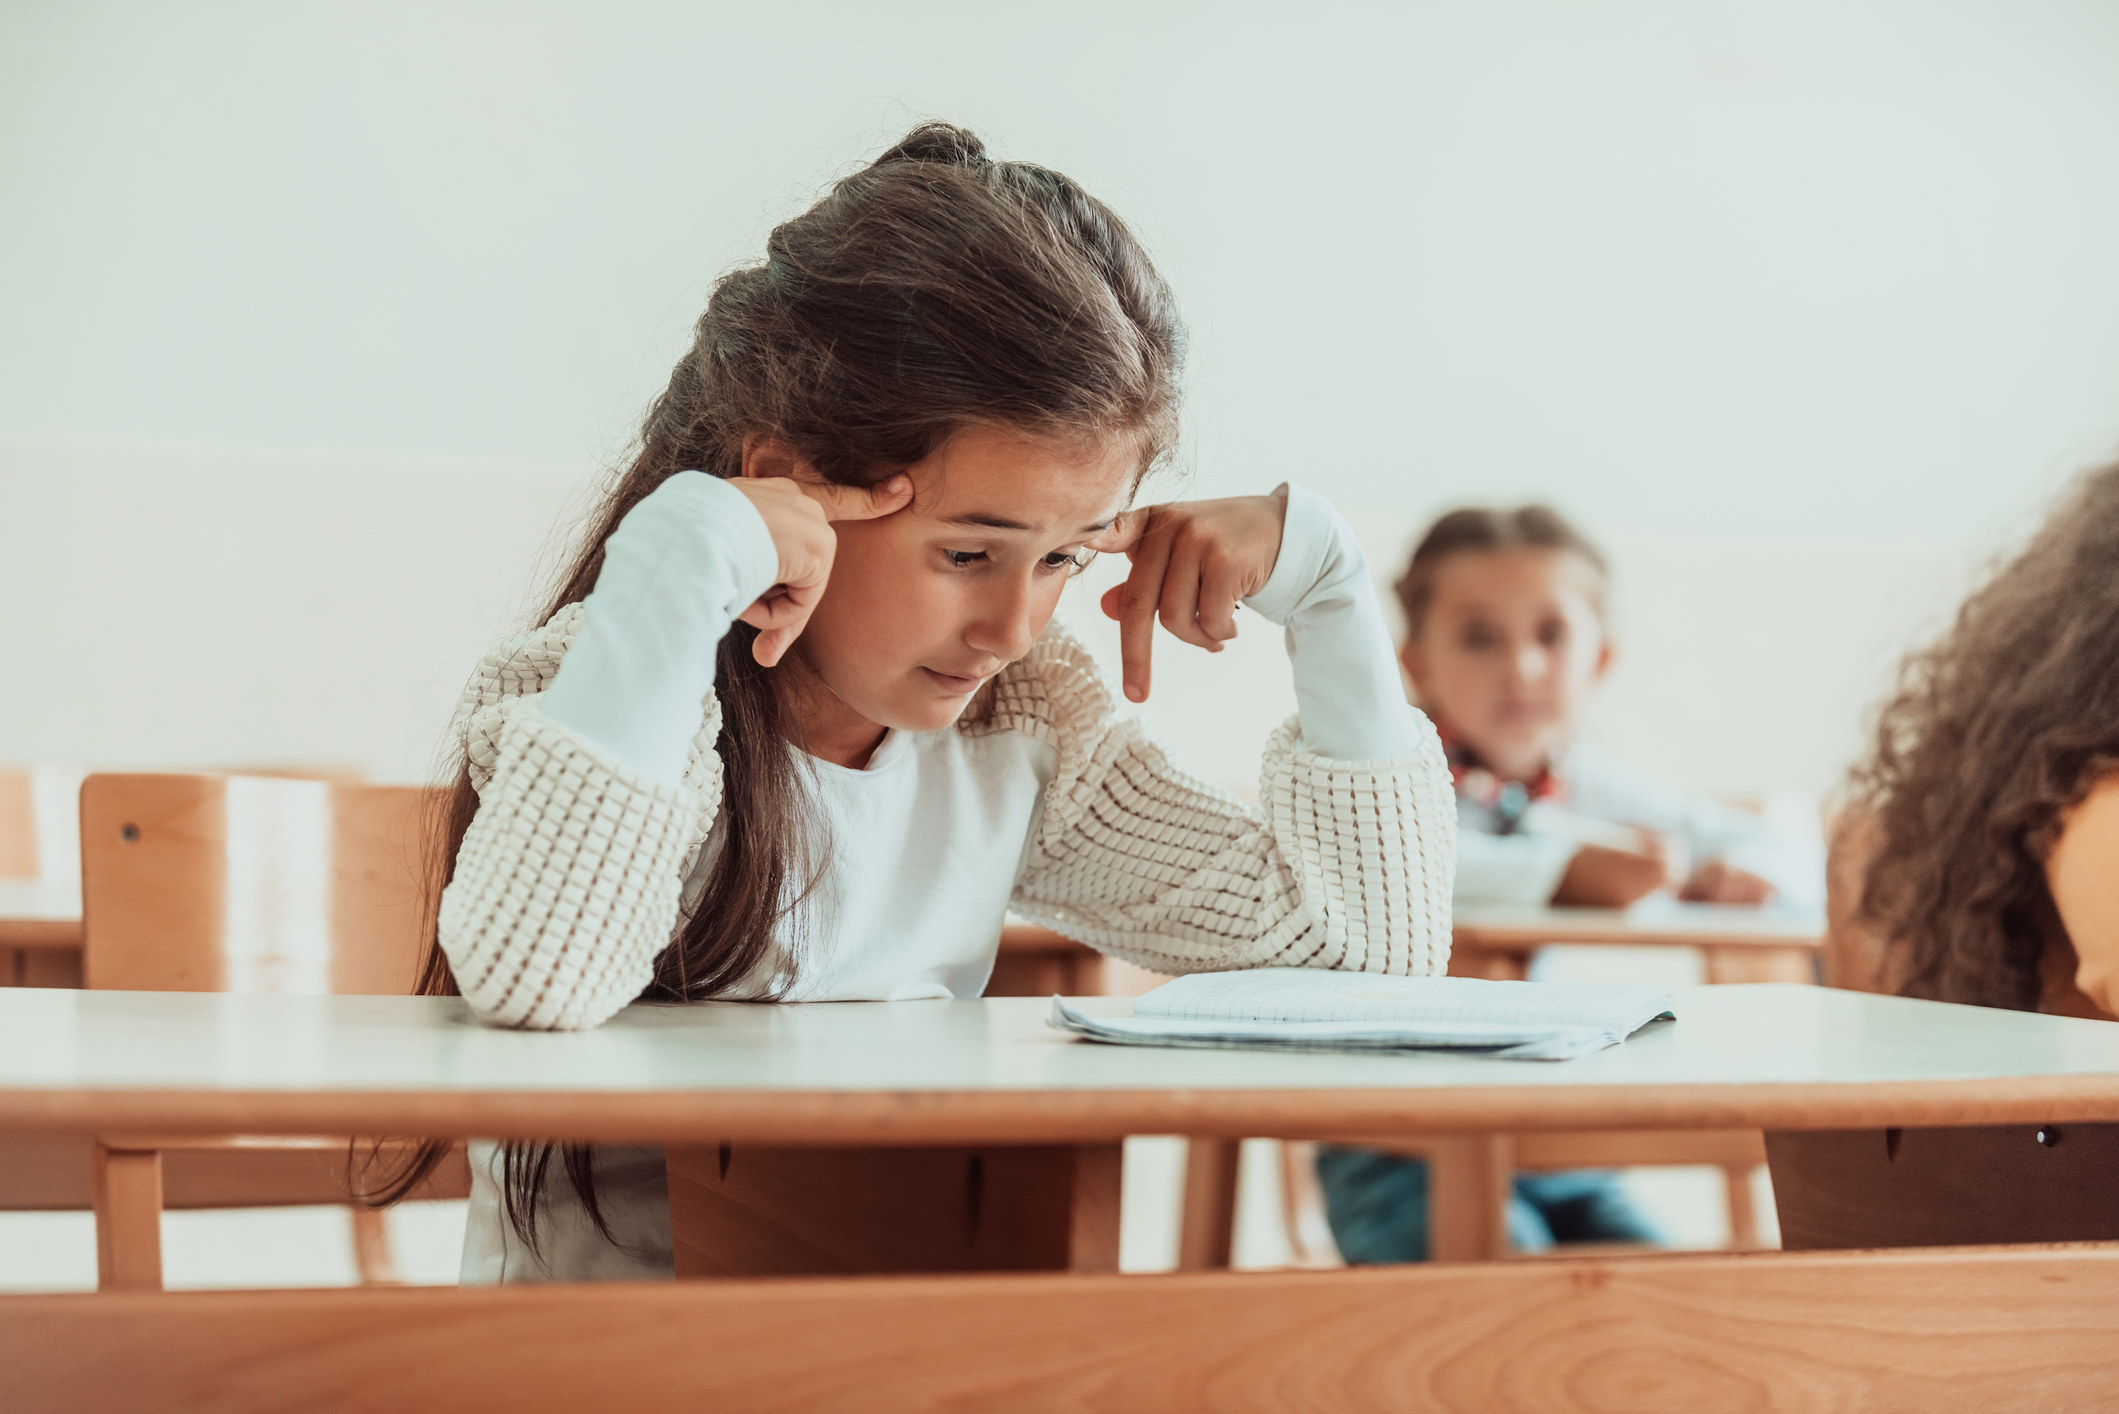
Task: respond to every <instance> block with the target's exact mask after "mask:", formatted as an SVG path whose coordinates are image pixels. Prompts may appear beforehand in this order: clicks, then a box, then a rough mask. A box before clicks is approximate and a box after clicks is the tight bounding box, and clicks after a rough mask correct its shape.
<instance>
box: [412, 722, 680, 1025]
mask: <svg viewBox="0 0 2119 1414" xmlns="http://www.w3.org/2000/svg"><path fill="white" fill-rule="evenodd" d="M496 755H497V762H496V765H495V768H494V770H493V774H492V778H491V780H490V781H488V782H487V784H486V786H485V788H484V790H483V791H482V792H481V797H482V798H481V800H480V804H479V809H478V814H477V816H476V818H475V819H473V821H472V822H471V828H470V830H469V831H468V832H467V833H466V834H465V836H464V841H463V845H462V847H461V848H460V849H459V850H458V851H457V856H456V875H455V878H454V879H453V880H452V881H451V882H450V884H449V887H448V889H447V890H446V891H445V892H444V893H443V895H442V903H441V916H440V920H439V921H440V938H441V945H442V948H443V950H444V951H445V952H446V953H447V954H448V957H449V962H450V965H451V967H452V968H453V969H454V971H455V975H456V982H457V986H458V988H459V989H460V990H461V991H462V992H463V995H464V998H465V1000H466V1001H467V1002H469V1003H470V1005H471V1008H472V1009H473V1010H474V1011H476V1012H477V1013H478V1015H480V1016H481V1017H483V1018H485V1019H486V1020H488V1021H493V1022H497V1023H499V1024H502V1025H507V1026H525V1027H532V1028H536V1029H541V1030H576V1029H580V1028H583V1027H589V1026H595V1025H597V1024H598V1023H599V1022H602V1021H604V1020H605V1019H607V1018H608V1017H610V1016H611V1015H612V1014H613V1013H615V1012H616V1011H617V1010H618V1009H619V1008H620V1007H623V1006H625V1005H626V1004H627V1003H628V1002H630V1001H632V1000H633V999H634V998H636V997H638V996H639V995H640V993H641V991H642V990H643V989H644V988H645V987H646V986H647V984H648V982H649V980H650V978H651V977H652V976H653V972H654V964H655V958H656V957H657V956H658V955H659V954H660V953H661V951H662V949H663V948H664V947H665V946H667V945H668V943H669V940H670V936H671V933H672V931H673V930H674V928H675V925H676V920H677V911H678V904H679V896H680V893H681V890H682V887H683V881H684V871H685V863H686V860H687V858H688V857H689V855H690V854H691V852H692V849H693V846H694V844H695V842H696V840H697V835H698V831H697V822H698V819H699V815H700V802H699V800H698V795H697V792H696V791H693V790H690V789H686V788H682V787H675V786H669V785H664V784H661V783H659V782H656V781H654V780H651V779H650V778H648V777H646V776H644V775H642V774H640V773H637V772H633V771H628V770H626V769H625V768H624V767H622V766H619V765H618V764H617V763H615V762H613V761H612V760H610V759H609V758H608V757H606V756H604V755H602V754H601V753H599V752H598V751H597V750H596V749H595V748H594V747H592V746H590V745H589V744H588V743H587V742H585V741H583V740H582V739H581V738H580V737H578V736H575V735H574V734H573V733H571V732H569V731H567V730H566V729H565V728H564V727H561V726H559V725H558V724H556V723H554V722H551V721H548V720H547V719H546V718H545V717H544V716H543V714H542V713H540V712H539V711H538V710H537V704H536V702H535V701H534V700H532V699H526V698H518V699H515V700H513V701H511V702H510V703H509V704H508V705H507V707H506V708H505V709H504V711H503V721H502V724H501V730H500V733H499V742H498V751H497V753H496Z"/></svg>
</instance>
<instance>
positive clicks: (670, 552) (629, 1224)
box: [440, 473, 1455, 1282]
mask: <svg viewBox="0 0 2119 1414" xmlns="http://www.w3.org/2000/svg"><path fill="white" fill-rule="evenodd" d="M776 561H777V556H776V555H775V554H774V553H773V550H772V545H771V541H770V538H769V537H768V536H767V534H766V531H765V527H764V525H763V522H762V521H760V520H759V518H758V516H757V514H756V512H755V510H753V509H752V508H751V505H750V502H749V500H748V498H746V497H744V496H743V495H742V493H740V492H738V491H737V490H735V489H734V488H733V487H730V486H727V485H725V484H722V483H720V482H717V481H715V480H713V479H712V478H710V477H706V476H703V475H699V474H695V473H686V474H682V475H679V476H677V477H674V478H672V479H671V480H670V481H669V482H668V483H665V485H664V486H663V487H661V488H658V489H657V491H656V492H655V493H654V494H653V495H652V496H650V497H648V498H647V499H646V500H645V501H643V502H642V503H641V504H640V506H638V507H636V508H635V509H634V511H633V512H632V513H631V514H629V515H628V516H627V518H626V520H625V523H624V524H623V525H622V526H621V527H620V529H619V531H618V533H617V534H616V535H614V536H613V537H612V540H611V542H610V546H609V548H608V550H607V552H606V562H605V568H604V571H603V574H602V577H601V578H600V579H599V581H598V584H597V587H596V591H595V592H594V593H593V594H591V595H590V596H589V598H588V599H587V601H586V602H585V603H584V604H582V605H580V606H574V607H571V608H570V609H568V610H565V611H562V613H561V614H560V615H557V616H555V617H554V619H553V620H552V622H551V623H549V624H547V625H546V626H545V627H544V628H543V629H540V630H537V631H535V632H533V633H531V634H528V635H523V636H521V637H519V638H517V639H514V640H510V641H509V642H507V643H505V644H503V645H501V646H500V647H499V648H498V649H496V650H495V652H494V653H493V654H492V655H489V657H488V659H487V660H486V663H485V664H484V665H482V667H481V671H480V673H479V676H478V677H477V678H476V679H475V680H474V682H473V684H472V687H471V689H470V691H469V692H468V693H467V696H466V701H465V704H464V708H463V710H462V711H461V713H460V714H459V730H460V731H461V732H462V734H463V736H464V739H465V743H466V748H467V752H468V755H469V759H470V761H471V766H472V774H473V781H474V784H477V785H478V787H479V789H480V792H481V804H480V809H479V813H478V816H477V818H476V819H474V821H473V823H472V826H471V829H470V831H469V832H468V833H467V834H466V836H465V840H464V844H463V847H462V849H461V850H460V852H459V855H458V868H457V875H456V878H455V880H454V881H453V882H452V883H451V885H450V887H449V890H448V892H447V894H445V896H444V899H443V908H442V914H441V930H440V936H441V943H442V946H443V948H444V949H445V950H446V951H447V953H448V955H449V958H450V961H451V964H452V967H453V969H454V972H455V975H456V978H457V981H458V985H459V986H460V987H461V989H462V990H463V992H464V995H465V997H466V999H467V1000H468V1001H469V1002H470V1004H471V1005H472V1007H473V1008H474V1009H475V1010H476V1011H478V1012H479V1013H480V1014H481V1015H484V1016H486V1017H489V1018H491V1019H493V1020H496V1021H499V1022H502V1023H506V1024H513V1025H527V1026H542V1027H567V1026H584V1025H594V1024H596V1023H597V1022H599V1021H601V1020H602V1019H603V1018H604V1017H606V1016H608V1015H610V1014H611V1012H613V1011H615V1010H616V1009H617V1008H618V1007H620V1006H623V1005H625V1004H626V1003H627V1002H629V1001H631V1000H632V999H633V998H634V997H636V996H638V995H639V993H640V991H641V989H642V988H643V987H644V986H645V984H646V982H647V980H648V978H649V976H650V975H651V972H652V968H653V964H654V959H655V957H656V955H657V954H659V953H660V951H661V950H662V948H663V947H664V946H666V945H667V943H668V941H669V940H670V938H671V936H672V933H673V931H674V930H675V929H676V928H677V927H678V926H679V919H680V918H681V917H682V916H683V913H682V906H683V905H685V904H688V903H693V902H696V901H697V899H698V897H699V896H700V892H701V890H702V889H703V886H704V883H705V878H706V873H707V871H708V870H709V869H710V868H711V866H712V863H713V860H714V858H715V856H716V854H717V853H718V850H719V848H720V840H721V837H722V833H723V828H724V822H723V821H722V820H721V819H720V814H719V810H720V801H719V793H720V792H719V786H720V770H719V760H718V758H717V757H716V756H715V755H714V744H715V742H716V740H717V739H718V734H719V705H718V702H716V701H715V699H714V694H713V688H712V683H713V657H714V651H715V648H716V646H717V645H718V643H719V641H720V639H721V637H722V636H724V635H725V634H726V633H727V632H728V630H729V627H730V625H731V624H732V622H733V620H734V617H735V615H736V614H737V613H739V612H741V610H742V609H743V607H744V606H746V605H747V604H749V603H750V602H751V601H752V600H753V599H755V598H756V597H757V596H758V595H759V594H762V593H763V592H764V591H765V590H766V589H767V588H769V587H770V585H771V581H772V575H773V573H774V568H775V565H776ZM1246 603H1247V605H1248V606H1249V607H1250V608H1251V609H1252V610H1253V611H1255V612H1257V613H1259V614H1261V615H1262V616H1264V617H1266V618H1268V619H1269V620H1272V621H1273V622H1276V623H1279V624H1281V625H1283V626H1284V627H1285V628H1286V630H1287V638H1288V649H1289V656H1290V661H1291V664H1292V666H1293V670H1294V675H1295V688H1296V696H1297V702H1298V705H1299V707H1300V709H1301V710H1300V714H1299V716H1298V717H1297V719H1296V720H1295V721H1293V722H1291V723H1289V725H1288V726H1287V727H1284V728H1282V730H1281V732H1280V733H1278V734H1276V736H1275V738H1274V740H1273V741H1272V742H1271V743H1269V744H1268V747H1267V752H1266V758H1265V762H1264V766H1263V771H1262V791H1261V795H1262V799H1263V800H1264V807H1263V809H1262V811H1261V810H1254V809H1253V808H1252V807H1249V806H1247V805H1245V804H1244V803H1243V802H1241V801H1239V800H1237V799H1235V798H1234V797H1233V796H1230V795H1228V794H1227V793H1226V792H1223V791H1219V790H1216V789H1214V788H1213V787H1211V786H1208V785H1205V784H1204V783H1202V782H1199V781H1198V780H1196V779H1194V778H1192V777H1190V776H1189V775H1187V774H1185V773H1184V772H1183V771H1182V770H1181V769H1180V768H1179V767H1177V766H1176V764H1175V763H1174V762H1172V761H1171V760H1170V758H1169V757H1168V755H1167V753H1165V752H1164V751H1163V750H1162V749H1161V748H1160V747H1159V746H1157V745H1156V744H1155V743H1153V742H1151V741H1149V740H1147V739H1146V738H1144V737H1143V736H1142V735H1141V733H1140V730H1139V727H1138V724H1137V723H1136V722H1134V721H1133V720H1132V719H1131V718H1128V717H1125V716H1122V715H1121V714H1120V713H1119V712H1118V711H1117V710H1116V701H1115V699H1114V698H1113V697H1112V695H1111V693H1110V691H1109V689H1108V688H1107V687H1106V686H1105V685H1104V683H1103V682H1102V680H1101V678H1100V677H1099V675H1098V674H1097V672H1096V669H1095V668H1094V666H1093V665H1092V664H1091V663H1090V661H1089V659H1088V656H1087V654H1086V653H1085V652H1084V651H1083V650H1082V649H1081V648H1080V646H1079V645H1078V644H1076V643H1075V642H1074V641H1073V639H1072V638H1070V637H1069V636H1068V635H1067V634H1066V632H1065V630H1064V629H1061V628H1060V627H1058V626H1057V625H1055V626H1054V627H1053V628H1052V629H1050V630H1048V632H1047V633H1046V634H1045V635H1044V637H1043V638H1041V639H1040V640H1039V641H1038V643H1037V644H1036V645H1035V646H1034V647H1033V648H1032V650H1031V652H1030V654H1029V655H1027V656H1026V657H1025V658H1024V659H1023V660H1021V661H1020V662H1018V663H1015V664H1012V665H1010V667H1008V668H1006V669H1004V670H1003V671H1002V672H1001V674H1000V675H999V676H998V677H997V678H996V679H995V680H994V682H993V683H992V684H991V685H990V686H989V687H988V688H987V689H985V690H983V691H982V692H981V694H980V695H979V697H977V698H975V699H974V701H973V704H972V706H971V708H970V709H969V710H967V712H966V713H965V716H964V718H963V719H962V720H960V721H959V722H958V723H957V724H956V725H955V726H954V727H951V728H948V729H945V730H942V731H934V732H904V731H891V732H888V733H886V734H885V736H884V738H883V741H882V743H881V744H880V745H879V746H878V747H877V749H876V751H875V753H874V754H873V756H872V757H871V758H870V760H869V761H868V763H867V765H866V766H865V767H864V768H863V769H861V770H851V769H848V768H845V767H841V766H837V765H834V764H832V763H829V762H824V761H817V760H813V759H809V758H805V761H806V763H807V766H808V770H807V772H806V776H807V780H806V789H807V792H808V795H809V799H810V802H811V805H812V808H813V811H814V816H815V818H816V820H817V821H818V822H819V824H820V826H821V828H822V829H823V830H824V831H826V832H828V835H829V841H830V855H829V866H828V869H827V871H826V874H825V877H824V879H823V880H822V883H821V885H820V887H819V888H818V889H817V890H816V891H815V892H814V893H813V894H812V895H811V896H810V897H809V898H808V899H806V900H805V901H804V903H803V905H802V906H801V908H800V909H798V910H797V912H796V915H795V916H794V917H793V918H792V919H791V920H790V922H789V925H788V927H787V928H786V929H785V930H784V933H783V936H782V939H781V942H780V945H779V946H778V947H777V948H776V950H775V953H774V954H773V955H772V956H771V957H769V958H768V959H767V962H766V964H765V965H763V966H762V967H761V968H760V970H759V971H758V972H757V973H756V974H755V975H753V976H752V977H750V978H746V979H744V981H743V982H742V983H741V984H739V985H738V986H737V987H736V988H735V989H734V992H733V995H737V996H744V995H749V996H759V995H764V994H765V993H766V992H767V991H768V990H769V989H770V988H772V987H774V986H776V985H777V986H779V987H781V988H783V989H784V996H785V997H786V999H787V1000H790V1001H846V1000H910V999H919V998H937V999H939V998H948V997H970V996H976V995H978V994H979V992H980V991H981V990H982V989H983V988H984V986H985V982H986V978H987V976H988V974H989V973H990V971H991V969H992V966H993V960H994V955H995V950H996V947H997V944H998V940H999V935H1000V930H1001V923H1002V919H1003V917H1004V916H1005V915H1006V914H1007V913H1009V912H1011V911H1012V912H1014V913H1017V914H1019V915H1022V916H1024V917H1027V918H1031V919H1035V920H1038V921H1041V922H1045V923H1047V924H1049V925H1051V926H1053V927H1055V928H1057V929H1059V930H1060V931H1062V932H1065V933H1067V934H1069V935H1071V936H1073V937H1076V938H1078V939H1080V940H1082V941H1084V942H1087V943H1089V944H1090V945H1091V946H1094V947H1097V948H1100V949H1102V950H1104V951H1107V952H1110V953H1112V954H1114V955H1116V956H1120V957H1125V958H1127V959H1129V960H1132V961H1135V962H1138V963H1140V964H1142V965H1144V966H1147V967H1150V968H1153V969H1155V970H1158V971H1164V972H1185V971H1198V970H1203V969H1213V968H1228V967H1252V966H1265V965H1281V966H1289V965H1296V966H1318V967H1339V968H1349V969H1359V970H1372V971H1390V972H1411V973H1439V972H1441V971H1442V970H1443V969H1444V967H1445V966H1446V964H1447V959H1448V949H1449V915H1448V899H1449V892H1450V886H1451V883H1450V881H1451V869H1452V861H1453V858H1454V854H1453V839H1454V834H1455V811H1454V807H1453V805H1452V803H1451V798H1450V790H1449V778H1448V772H1447V768H1446V765H1445V763H1444V761H1443V758H1442V753H1441V748H1440V744H1439V742H1438V741H1437V739H1436V737H1435V734H1434V730H1433V728H1432V727H1431V726H1430V725H1429V724H1428V722H1427V720H1426V719H1425V718H1424V717H1423V716H1421V715H1420V714H1419V713H1418V712H1417V711H1415V710H1414V709H1412V708H1410V707H1408V706H1407V705H1406V703H1405V700H1404V697H1403V694H1402V692H1401V691H1400V689H1399V686H1398V677H1397V670H1396V666H1395V663H1394V661H1393V659H1392V655H1391V644H1390V639H1389V637H1388V634H1387V632H1386V630H1385V627H1384V623H1383V617H1382V614H1381V612H1380V610H1379V608H1378V607H1377V604H1376V600H1375V596H1374V592H1373V590H1372V589H1371V587H1370V582H1369V578H1368V572H1367V566H1366V564H1365V563H1364V561H1363V559H1362V556H1361V552H1360V550H1359V548H1358V546H1357V545H1356V543H1355V541H1354V538H1353V535H1352V533H1351V531H1350V530H1349V529H1348V527H1347V526H1346V524H1345V522H1344V521H1343V520H1342V519H1341V518H1340V517H1339V515H1338V514H1337V513H1336V512H1335V511H1333V510H1332V508H1331V507H1330V506H1329V505H1328V504H1327V503H1325V502H1324V501H1322V500H1320V499H1318V498H1316V497H1314V496H1310V495H1308V494H1307V493H1304V492H1303V491H1301V490H1299V489H1296V488H1290V489H1289V491H1288V507H1287V521H1286V527H1285V529H1284V531H1283V535H1282V541H1281V549H1280V554H1279V557H1278V559H1277V561H1276V563H1275V566H1274V570H1273V573H1272V575H1271V576H1270V578H1269V580H1268V582H1267V583H1266V585H1265V586H1264V587H1263V588H1262V589H1261V590H1260V591H1259V593H1257V594H1256V595H1253V596H1252V597H1251V598H1250V599H1248V600H1247V601H1246ZM702 704H704V705H703V706H702ZM1361 822H1366V823H1365V824H1364V823H1361ZM790 974H791V976H792V980H791V982H790V981H789V980H788V979H789V976H790ZM473 1159H474V1162H473V1174H474V1193H473V1202H472V1212H471V1219H470V1224H469V1228H468V1231H467V1234H466V1239H465V1257H464V1279H465V1280H466V1281H473V1282H475V1281H495V1280H501V1279H504V1278H505V1279H509V1280H515V1279H536V1278H538V1277H542V1276H557V1277H563V1278H566V1279H570V1280H579V1279H590V1278H596V1277H636V1278H637V1277H654V1276H667V1275H669V1273H670V1270H671V1257H670V1247H669V1233H668V1206H667V1197H666V1193H665V1190H664V1188H663V1178H662V1165H661V1159H660V1155H659V1153H657V1152H656V1151H653V1150H648V1149H604V1150H599V1151H598V1153H597V1169H598V1174H599V1186H598V1192H599V1200H600V1202H601V1203H602V1205H603V1208H604V1211H605V1213H606V1216H607V1217H608V1218H609V1220H610V1221H611V1222H612V1224H613V1226H614V1228H615V1229H616V1231H617V1233H618V1235H619V1237H620V1240H621V1241H620V1245H618V1246H613V1245H612V1244H610V1243H607V1242H604V1241H603V1240H602V1239H601V1238H600V1237H598V1236H597V1235H596V1234H595V1233H594V1231H593V1229H592V1228H590V1226H589V1224H588V1222H587V1219H586V1215H585V1214H584V1213H583V1212H582V1211H581V1210H580V1207H579V1204H578V1202H577V1201H575V1199H574V1195H573V1193H572V1189H571V1187H570V1186H569V1185H568V1184H567V1183H566V1181H565V1180H564V1179H563V1178H555V1179H554V1180H553V1181H552V1182H551V1183H550V1184H548V1186H547V1189H546V1193H545V1201H544V1204H543V1211H544V1218H545V1221H544V1223H543V1227H542V1241H543V1256H544V1260H543V1261H542V1262H537V1261H535V1260H533V1259H532V1258H530V1256H529V1254H528V1253H527V1252H526V1251H525V1250H524V1249H523V1248H522V1246H521V1244H520V1243H519V1241H518V1240H517V1238H516V1235H515V1234H514V1232H513V1231H512V1229H510V1228H509V1227H508V1225H507V1224H506V1222H505V1219H504V1217H503V1215H502V1211H501V1207H500V1200H499V1192H500V1191H499V1187H498V1172H497V1162H498V1154H497V1151H496V1150H494V1149H493V1148H492V1147H491V1146H487V1145H478V1146H475V1148H474V1153H473Z"/></svg>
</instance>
